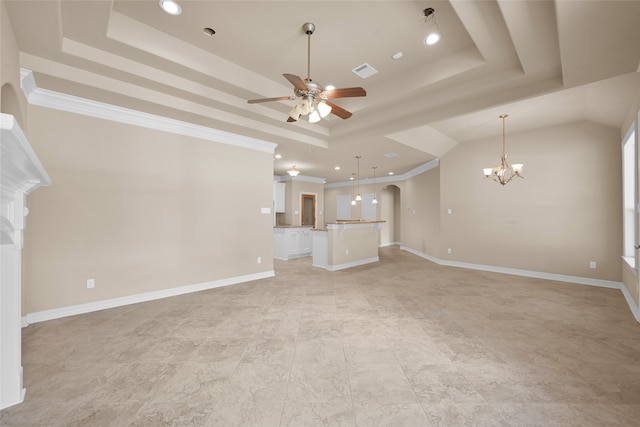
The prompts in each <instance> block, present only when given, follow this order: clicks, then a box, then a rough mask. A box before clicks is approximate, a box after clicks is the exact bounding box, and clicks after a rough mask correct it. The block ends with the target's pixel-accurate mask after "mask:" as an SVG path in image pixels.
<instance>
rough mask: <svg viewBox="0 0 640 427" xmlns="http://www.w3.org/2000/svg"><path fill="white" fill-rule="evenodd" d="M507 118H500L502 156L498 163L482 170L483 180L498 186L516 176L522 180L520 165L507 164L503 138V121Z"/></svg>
mask: <svg viewBox="0 0 640 427" xmlns="http://www.w3.org/2000/svg"><path fill="white" fill-rule="evenodd" d="M507 117H508V115H507V114H503V115H501V116H500V118H501V119H502V154H501V155H500V163H499V164H497V165H495V166H493V167H490V168H484V169H483V170H482V171H483V172H484V176H485V178H491V179H492V180H494V181H495V182H497V183H498V184H500V185H506V184H507V183H508V182H509V181H511V180H512V179H513V178H515V177H516V176H517V177H519V178H524V177H523V176H522V168H523V167H524V165H523V164H522V163H514V164H513V165H510V164H509V163H508V162H507V140H506V136H505V119H506V118H507Z"/></svg>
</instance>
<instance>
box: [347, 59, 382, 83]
mask: <svg viewBox="0 0 640 427" xmlns="http://www.w3.org/2000/svg"><path fill="white" fill-rule="evenodd" d="M351 71H353V72H354V73H356V74H357V75H359V76H360V77H362V78H363V79H366V78H367V77H371V76H373V75H374V74H376V73H377V72H378V70H376V69H375V68H373V67H372V66H371V65H369V64H367V63H366V62H365V63H364V64H362V65H360V66H359V67H356V68H354V69H353V70H351Z"/></svg>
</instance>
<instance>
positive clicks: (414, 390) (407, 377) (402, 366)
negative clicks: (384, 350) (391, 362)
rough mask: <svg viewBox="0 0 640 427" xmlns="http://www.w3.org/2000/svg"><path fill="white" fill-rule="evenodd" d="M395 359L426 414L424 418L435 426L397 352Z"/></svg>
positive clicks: (394, 353)
mask: <svg viewBox="0 0 640 427" xmlns="http://www.w3.org/2000/svg"><path fill="white" fill-rule="evenodd" d="M393 357H394V358H395V359H396V361H397V362H398V365H399V366H400V369H402V374H403V375H404V378H405V380H407V383H409V387H411V391H413V395H414V397H415V398H416V403H418V405H420V409H422V412H423V413H424V416H425V417H426V419H427V420H428V421H429V423H430V424H431V425H432V426H433V422H432V421H431V417H430V416H429V414H428V413H427V411H426V409H425V407H424V404H423V403H422V402H423V400H422V399H421V398H420V396H419V395H418V392H417V391H416V388H415V387H414V386H413V383H412V382H411V380H410V379H409V376H408V375H407V370H406V369H405V367H404V365H403V364H402V363H401V362H400V360H399V359H398V356H397V355H396V352H395V351H393Z"/></svg>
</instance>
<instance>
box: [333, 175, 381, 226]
mask: <svg viewBox="0 0 640 427" xmlns="http://www.w3.org/2000/svg"><path fill="white" fill-rule="evenodd" d="M385 185H389V184H385ZM383 186H384V185H382V184H380V183H378V184H376V187H375V190H376V194H377V197H378V202H379V203H378V206H376V218H377V219H381V218H382V212H383V211H382V210H383V209H384V208H383V207H382V197H381V189H382V187H383ZM373 190H374V188H373V184H360V194H369V193H373ZM352 193H353V191H352V188H351V186H346V187H337V188H327V189H326V190H325V202H324V207H325V219H326V221H327V224H329V223H332V222H336V214H337V209H338V202H337V200H338V199H337V198H338V196H341V195H349V196H352ZM341 219H344V218H341ZM351 219H362V205H360V203H358V204H357V205H356V206H352V207H351Z"/></svg>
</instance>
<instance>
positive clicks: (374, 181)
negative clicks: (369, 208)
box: [371, 166, 378, 204]
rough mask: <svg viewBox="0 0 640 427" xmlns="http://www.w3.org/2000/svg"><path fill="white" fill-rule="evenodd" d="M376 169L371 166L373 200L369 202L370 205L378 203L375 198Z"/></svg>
mask: <svg viewBox="0 0 640 427" xmlns="http://www.w3.org/2000/svg"><path fill="white" fill-rule="evenodd" d="M377 168H378V167H377V166H372V169H373V200H372V201H371V203H374V204H375V203H378V199H377V198H376V169H377Z"/></svg>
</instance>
